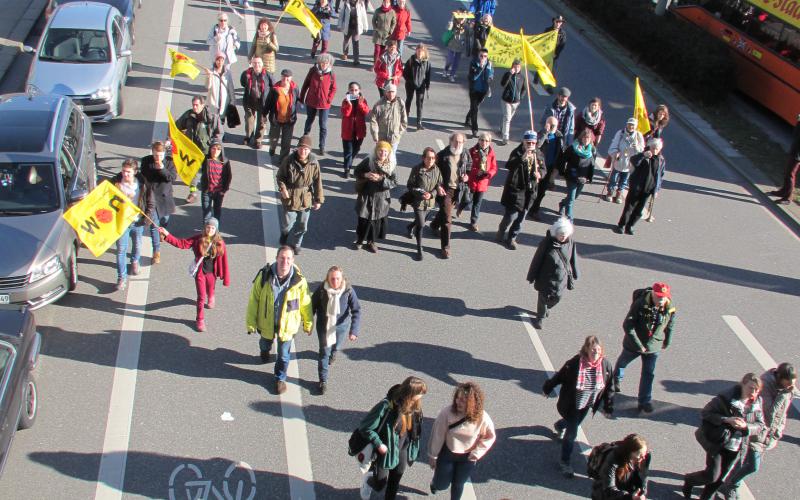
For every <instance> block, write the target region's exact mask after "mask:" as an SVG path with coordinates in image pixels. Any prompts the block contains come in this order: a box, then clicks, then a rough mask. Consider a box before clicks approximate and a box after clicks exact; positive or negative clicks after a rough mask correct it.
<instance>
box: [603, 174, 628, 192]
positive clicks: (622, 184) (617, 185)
mask: <svg viewBox="0 0 800 500" xmlns="http://www.w3.org/2000/svg"><path fill="white" fill-rule="evenodd" d="M630 176H631V172H630V171H628V172H620V171H619V170H616V169H611V175H610V176H609V177H608V193H609V194H611V192H612V191H614V190H615V189H619V190H620V191H625V190H626V189H628V177H630Z"/></svg>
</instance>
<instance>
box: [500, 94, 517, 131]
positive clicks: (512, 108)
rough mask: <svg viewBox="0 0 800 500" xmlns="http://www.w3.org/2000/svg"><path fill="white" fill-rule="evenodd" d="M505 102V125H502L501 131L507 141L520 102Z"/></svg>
mask: <svg viewBox="0 0 800 500" xmlns="http://www.w3.org/2000/svg"><path fill="white" fill-rule="evenodd" d="M502 102H503V125H502V126H501V127H500V132H501V133H502V135H503V140H504V141H507V140H508V138H509V134H510V129H511V120H513V119H514V114H516V112H517V108H518V107H519V103H518V102H506V101H502Z"/></svg>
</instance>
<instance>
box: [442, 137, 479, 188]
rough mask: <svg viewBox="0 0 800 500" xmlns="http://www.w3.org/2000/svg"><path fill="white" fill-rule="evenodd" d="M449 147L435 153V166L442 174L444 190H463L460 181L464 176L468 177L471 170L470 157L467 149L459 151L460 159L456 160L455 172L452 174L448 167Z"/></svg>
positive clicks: (462, 184) (462, 183)
mask: <svg viewBox="0 0 800 500" xmlns="http://www.w3.org/2000/svg"><path fill="white" fill-rule="evenodd" d="M450 156H451V155H450V146H449V145H448V146H446V147H445V148H444V149H443V150H441V151H439V152H438V153H436V165H437V166H438V167H439V171H440V172H441V173H442V183H443V187H444V188H445V189H459V188H461V189H463V188H464V181H462V180H461V179H462V178H463V176H464V175H468V174H469V171H470V169H471V168H472V157H471V156H470V155H469V150H468V149H462V150H461V157H459V159H458V164H457V165H456V171H455V172H452V171H451V167H450V160H449V159H448V158H449V157H450Z"/></svg>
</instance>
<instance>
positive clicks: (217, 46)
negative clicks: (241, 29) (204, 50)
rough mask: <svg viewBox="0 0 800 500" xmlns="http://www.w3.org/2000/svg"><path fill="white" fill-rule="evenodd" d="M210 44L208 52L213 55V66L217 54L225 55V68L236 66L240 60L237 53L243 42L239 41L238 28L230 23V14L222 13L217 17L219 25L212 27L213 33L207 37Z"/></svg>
mask: <svg viewBox="0 0 800 500" xmlns="http://www.w3.org/2000/svg"><path fill="white" fill-rule="evenodd" d="M206 43H208V51H209V53H210V54H211V64H212V65H213V64H214V59H216V57H217V53H219V52H221V53H223V54H225V67H226V68H228V69H230V67H231V65H233V64H235V63H236V61H237V60H238V59H237V58H236V51H237V50H239V47H240V46H241V42H240V41H239V34H238V33H237V32H236V28H234V27H233V26H231V25H230V24H229V23H228V14H226V13H224V12H220V13H219V15H218V16H217V24H215V25H214V26H212V27H211V31H210V32H209V33H208V36H207V37H206Z"/></svg>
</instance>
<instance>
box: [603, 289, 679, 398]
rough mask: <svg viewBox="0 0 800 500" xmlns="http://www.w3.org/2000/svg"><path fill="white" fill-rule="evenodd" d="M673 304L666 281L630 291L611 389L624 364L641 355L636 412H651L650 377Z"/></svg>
mask: <svg viewBox="0 0 800 500" xmlns="http://www.w3.org/2000/svg"><path fill="white" fill-rule="evenodd" d="M675 311H676V309H675V304H674V303H673V302H672V293H671V291H670V287H669V285H667V284H666V283H654V284H653V286H652V287H650V288H645V289H640V290H636V291H634V292H633V303H632V304H631V307H630V309H629V310H628V315H627V316H625V321H623V323H622V329H623V330H624V331H625V337H624V338H623V340H622V353H620V355H619V358H618V359H617V364H616V365H615V366H614V390H615V391H616V392H619V384H620V383H621V382H622V377H623V376H624V375H625V367H627V366H628V365H629V364H630V362H631V361H633V360H634V359H636V358H638V357H639V356H641V358H642V374H641V377H640V378H639V411H643V412H645V413H651V412H652V411H653V404H652V403H651V400H652V399H653V379H654V378H655V372H656V361H658V355H659V353H660V352H661V351H662V350H664V349H666V348H667V347H669V344H670V340H671V339H672V329H673V328H674V325H675Z"/></svg>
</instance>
